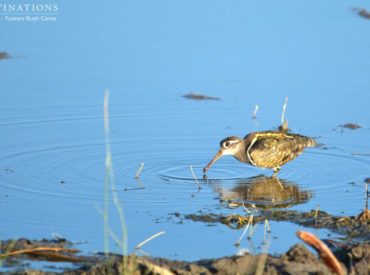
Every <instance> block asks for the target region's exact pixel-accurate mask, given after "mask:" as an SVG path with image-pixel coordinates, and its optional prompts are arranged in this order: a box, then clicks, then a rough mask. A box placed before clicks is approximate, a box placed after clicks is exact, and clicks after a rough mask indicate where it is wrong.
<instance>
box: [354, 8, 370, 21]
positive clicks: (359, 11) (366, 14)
mask: <svg viewBox="0 0 370 275" xmlns="http://www.w3.org/2000/svg"><path fill="white" fill-rule="evenodd" d="M353 11H354V12H356V13H357V14H358V15H359V16H361V17H362V18H365V19H370V12H369V11H367V10H365V9H363V8H353Z"/></svg>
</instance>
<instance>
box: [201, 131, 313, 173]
mask: <svg viewBox="0 0 370 275" xmlns="http://www.w3.org/2000/svg"><path fill="white" fill-rule="evenodd" d="M314 146H316V142H315V140H314V139H312V138H309V137H306V136H302V135H299V134H293V133H287V132H285V131H264V132H254V133H250V134H248V135H247V136H245V137H244V138H243V139H240V138H238V137H235V136H231V137H227V138H225V139H223V140H222V141H221V142H220V147H221V148H220V150H219V152H218V153H217V154H216V155H215V157H214V158H213V159H212V160H211V161H210V163H209V164H208V165H207V166H206V167H205V168H204V169H203V171H204V172H207V170H208V169H209V168H210V167H211V165H212V164H213V163H214V162H216V161H217V159H219V158H220V157H221V156H223V155H233V156H234V157H235V158H236V159H238V160H239V161H241V162H245V163H248V164H250V165H253V166H256V167H261V168H270V169H274V170H275V171H278V170H279V169H280V166H282V165H284V164H286V163H287V162H288V161H291V160H293V159H295V158H296V157H297V156H299V155H300V154H301V153H302V152H303V150H304V149H305V148H306V147H314Z"/></svg>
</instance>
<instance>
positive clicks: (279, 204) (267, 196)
mask: <svg viewBox="0 0 370 275" xmlns="http://www.w3.org/2000/svg"><path fill="white" fill-rule="evenodd" d="M208 183H210V184H211V185H213V188H214V190H215V191H216V192H218V193H219V194H220V199H221V201H223V202H228V203H232V205H234V206H242V205H245V206H247V207H250V206H253V207H257V208H262V209H269V208H288V207H291V206H293V205H297V204H302V203H305V202H307V201H308V200H309V199H310V198H312V197H313V193H312V192H311V191H309V190H303V189H301V188H300V187H299V186H298V185H297V184H295V183H293V182H290V181H287V180H284V179H279V178H277V177H274V176H272V177H267V176H263V175H262V176H256V177H252V178H247V179H238V180H236V181H234V182H233V184H232V185H231V186H230V185H229V184H222V183H220V182H218V181H217V182H215V181H208Z"/></svg>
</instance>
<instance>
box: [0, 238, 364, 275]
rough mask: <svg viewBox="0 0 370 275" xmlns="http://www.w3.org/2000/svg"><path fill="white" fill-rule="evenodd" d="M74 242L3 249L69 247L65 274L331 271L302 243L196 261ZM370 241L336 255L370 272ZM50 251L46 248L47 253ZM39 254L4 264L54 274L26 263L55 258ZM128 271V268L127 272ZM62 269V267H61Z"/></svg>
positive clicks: (22, 243)
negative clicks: (93, 250) (99, 249)
mask: <svg viewBox="0 0 370 275" xmlns="http://www.w3.org/2000/svg"><path fill="white" fill-rule="evenodd" d="M70 246H71V244H70V243H69V242H67V241H65V240H62V241H47V240H42V241H30V240H26V239H20V240H10V241H3V242H2V243H1V253H2V254H3V253H8V252H9V251H17V250H21V249H23V250H24V249H30V248H37V247H39V248H40V247H44V248H45V247H52V248H55V247H57V248H66V250H65V251H61V252H60V254H61V255H63V257H64V259H63V261H64V262H72V263H73V267H72V268H71V267H69V268H66V269H65V270H64V271H63V274H70V275H74V274H255V273H256V272H257V271H260V272H263V274H330V270H329V269H328V267H327V266H326V265H325V264H324V263H323V262H322V261H321V259H319V258H318V257H317V256H316V255H315V254H313V253H311V252H310V251H309V250H308V249H307V248H306V247H305V246H304V245H303V244H297V245H295V246H293V247H292V248H291V249H289V250H288V251H287V252H286V253H285V254H282V255H280V256H278V257H277V256H271V255H267V254H261V255H251V254H245V255H243V256H231V257H223V258H219V259H205V260H199V261H194V262H184V261H172V260H168V259H162V258H150V257H138V256H135V255H132V256H129V257H125V258H122V257H121V256H119V255H108V256H105V255H104V254H101V253H98V254H94V255H92V256H80V255H79V254H76V251H70V248H69V247H70ZM369 251H370V245H369V244H357V245H347V246H342V247H339V248H337V249H336V250H334V251H333V252H334V254H335V256H336V257H337V258H338V259H339V261H340V262H341V265H342V266H343V267H344V268H345V269H346V270H347V272H348V274H368V272H369V271H370V270H369V266H370V253H369ZM45 253H46V254H47V252H44V254H45ZM44 254H43V255H37V254H20V255H14V256H7V257H3V258H2V261H3V262H2V267H3V268H7V269H8V270H9V268H10V267H14V269H12V271H8V274H55V273H56V272H43V271H40V270H32V269H31V268H29V267H28V266H27V265H24V264H23V263H24V262H25V261H30V260H33V261H41V260H43V261H50V263H48V268H49V269H50V268H51V266H52V265H53V263H52V262H53V261H54V262H55V261H58V260H55V259H54V260H53V258H50V257H47V256H46V257H45V255H44ZM124 271H126V272H124ZM59 272H60V270H59Z"/></svg>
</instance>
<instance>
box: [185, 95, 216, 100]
mask: <svg viewBox="0 0 370 275" xmlns="http://www.w3.org/2000/svg"><path fill="white" fill-rule="evenodd" d="M183 97H185V98H188V99H193V100H220V98H219V97H214V96H208V95H201V94H196V93H189V94H186V95H183Z"/></svg>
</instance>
